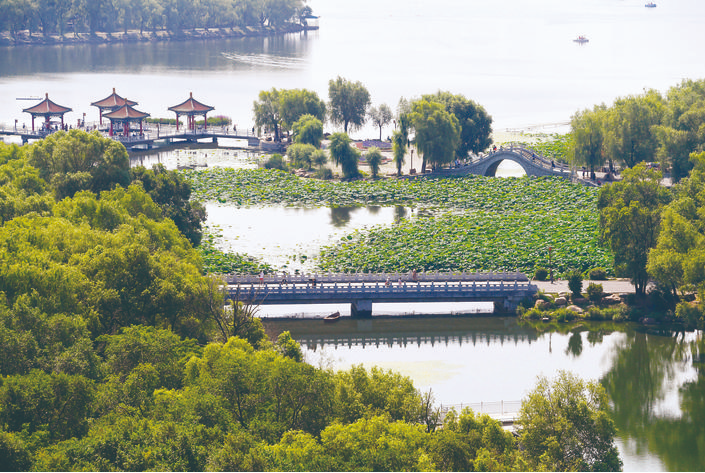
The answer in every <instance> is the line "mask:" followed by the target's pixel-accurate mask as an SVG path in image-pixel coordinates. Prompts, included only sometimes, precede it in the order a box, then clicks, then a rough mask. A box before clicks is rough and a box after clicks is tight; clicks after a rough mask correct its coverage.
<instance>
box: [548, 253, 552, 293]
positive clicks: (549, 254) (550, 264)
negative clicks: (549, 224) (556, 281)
mask: <svg viewBox="0 0 705 473" xmlns="http://www.w3.org/2000/svg"><path fill="white" fill-rule="evenodd" d="M551 251H553V247H552V246H549V247H548V271H549V274H550V275H551V284H553V263H552V262H551Z"/></svg>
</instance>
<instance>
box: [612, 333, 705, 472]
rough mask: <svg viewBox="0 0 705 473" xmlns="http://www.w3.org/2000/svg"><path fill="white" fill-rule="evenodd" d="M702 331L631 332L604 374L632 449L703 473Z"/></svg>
mask: <svg viewBox="0 0 705 473" xmlns="http://www.w3.org/2000/svg"><path fill="white" fill-rule="evenodd" d="M700 353H703V340H702V335H701V334H692V333H674V334H673V335H671V336H662V335H661V336H659V335H653V334H647V333H644V332H637V331H632V332H629V333H628V337H627V338H626V339H624V340H623V341H622V342H621V343H620V344H619V345H617V346H616V347H615V356H614V358H613V367H612V369H611V370H610V371H609V373H607V375H606V376H605V377H604V378H603V384H604V385H605V388H606V389H607V392H608V394H609V396H610V399H611V401H612V418H613V419H614V421H615V424H616V426H617V429H618V431H619V434H620V437H622V438H623V439H624V440H625V444H626V447H625V448H626V449H627V451H628V452H627V453H628V454H630V455H635V456H644V455H647V454H648V453H654V454H656V455H658V457H659V458H660V459H661V460H662V461H663V462H664V464H665V465H666V468H667V469H668V470H669V471H703V470H705V457H703V456H702V455H701V454H698V453H696V452H699V451H702V445H703V444H704V442H705V376H704V374H705V373H704V372H703V367H702V365H701V364H700V363H694V362H693V360H695V359H698V357H699V354H700Z"/></svg>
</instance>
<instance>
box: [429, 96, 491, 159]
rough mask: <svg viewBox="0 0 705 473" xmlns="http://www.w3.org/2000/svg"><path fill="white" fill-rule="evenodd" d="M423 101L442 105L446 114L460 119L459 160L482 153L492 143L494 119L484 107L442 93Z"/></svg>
mask: <svg viewBox="0 0 705 473" xmlns="http://www.w3.org/2000/svg"><path fill="white" fill-rule="evenodd" d="M422 99H425V100H428V101H429V102H438V103H440V104H441V105H443V107H444V108H445V110H446V112H448V113H451V114H453V115H455V118H457V119H458V124H459V125H460V141H459V143H458V146H457V148H456V149H455V156H456V157H457V158H458V159H466V158H467V157H468V154H469V153H480V152H482V151H484V150H486V149H487V148H488V147H489V146H490V144H491V143H492V117H490V116H489V115H488V114H487V112H486V111H485V108H484V107H483V106H482V105H479V104H477V103H475V102H473V101H472V100H469V99H467V98H465V97H464V96H463V95H460V94H451V93H450V92H441V91H438V92H436V93H435V94H430V95H424V96H422Z"/></svg>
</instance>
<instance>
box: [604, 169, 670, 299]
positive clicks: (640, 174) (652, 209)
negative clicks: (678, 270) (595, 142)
mask: <svg viewBox="0 0 705 473" xmlns="http://www.w3.org/2000/svg"><path fill="white" fill-rule="evenodd" d="M670 198H671V195H670V193H669V191H668V190H667V189H666V188H664V187H663V186H661V173H658V172H655V171H649V170H647V169H646V168H645V166H644V165H643V164H639V165H637V166H636V167H635V168H634V169H629V170H625V171H624V173H623V180H622V181H621V182H615V183H613V184H611V185H609V186H606V187H604V188H603V189H602V190H601V192H600V198H599V207H600V229H601V232H602V236H603V238H604V239H605V240H606V241H608V242H609V244H610V247H611V249H612V252H613V253H614V264H613V266H614V268H615V269H616V270H617V272H621V273H623V274H626V275H628V276H629V277H630V278H631V280H632V282H633V283H634V286H635V288H636V292H637V294H644V293H645V291H646V284H647V282H648V280H649V275H648V273H647V272H646V264H647V257H648V254H649V250H651V248H654V247H655V246H656V240H657V238H658V234H659V230H660V225H661V211H662V209H663V207H664V205H666V204H667V203H668V202H669V200H670Z"/></svg>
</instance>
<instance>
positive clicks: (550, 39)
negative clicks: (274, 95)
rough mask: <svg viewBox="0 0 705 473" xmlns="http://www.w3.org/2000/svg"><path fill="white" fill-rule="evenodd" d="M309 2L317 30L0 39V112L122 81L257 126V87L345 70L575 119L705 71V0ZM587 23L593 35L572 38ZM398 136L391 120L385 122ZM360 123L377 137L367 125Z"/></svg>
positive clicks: (501, 122) (410, 91)
mask: <svg viewBox="0 0 705 473" xmlns="http://www.w3.org/2000/svg"><path fill="white" fill-rule="evenodd" d="M644 3H645V2H644V0H536V1H533V2H525V1H523V0H494V1H492V2H488V1H485V0H438V1H436V2H434V3H433V4H432V5H430V4H429V3H428V2H423V1H420V0H389V1H385V2H378V1H373V0H359V1H357V2H355V3H354V5H353V4H351V3H350V2H345V1H343V0H312V1H310V2H309V5H311V7H312V8H313V10H314V12H315V13H316V14H318V15H320V17H321V18H320V25H321V28H320V30H319V31H316V32H308V33H307V34H296V35H288V36H285V37H277V38H251V39H233V40H219V41H202V42H190V43H179V42H174V43H155V44H130V45H92V46H91V45H82V46H71V47H63V48H62V47H53V46H51V47H42V48H32V49H29V48H14V49H13V48H1V49H0V90H1V91H2V93H0V123H8V124H11V123H13V122H14V120H15V119H19V123H22V122H27V123H29V122H30V118H29V115H27V114H23V113H22V109H23V108H26V107H29V106H31V105H33V104H34V102H32V101H22V100H19V101H18V100H16V99H17V98H22V97H43V96H44V94H45V93H47V92H48V93H49V94H50V97H51V98H52V99H53V100H55V101H56V102H58V103H60V104H63V105H66V106H68V107H71V108H73V112H71V113H69V114H67V122H68V123H76V120H77V119H80V118H81V117H82V114H83V113H86V119H87V120H88V121H91V120H97V118H98V110H97V109H96V108H95V107H91V106H90V103H91V102H94V101H96V100H99V99H102V98H103V97H105V96H107V95H108V94H109V93H110V91H111V90H112V87H116V88H117V91H118V93H119V94H121V95H122V96H125V97H128V98H130V99H132V100H136V101H137V102H139V105H138V108H139V109H140V110H143V111H145V112H148V113H150V114H151V115H152V116H153V117H159V116H171V112H168V111H167V108H168V107H170V106H172V105H176V104H178V103H180V102H181V101H183V100H185V99H186V98H187V97H188V93H189V92H193V93H194V97H196V98H197V99H199V100H201V101H202V102H204V103H207V104H209V105H212V106H214V107H216V110H215V113H216V114H224V115H228V116H231V117H233V119H234V120H235V122H236V124H238V126H240V127H242V126H246V127H249V126H251V124H252V122H253V120H252V102H253V101H254V100H255V99H256V98H257V94H258V93H259V91H260V90H263V89H269V88H271V87H277V88H308V89H312V90H315V91H316V92H318V94H319V95H320V96H321V98H324V99H326V98H327V90H328V81H329V80H331V79H334V78H335V77H336V76H338V75H340V76H342V77H345V78H348V79H350V80H359V81H361V82H362V83H363V84H364V85H365V86H366V87H367V88H368V89H369V91H370V93H371V96H372V102H373V104H380V103H388V104H389V105H391V106H392V107H396V104H397V102H398V100H399V97H400V96H404V97H407V98H411V97H415V96H419V95H421V94H424V93H433V92H435V91H437V90H439V89H441V90H449V91H451V92H453V93H460V94H464V95H465V96H467V97H469V98H471V99H473V100H476V101H477V102H479V103H480V104H482V105H483V106H484V107H485V108H486V110H487V112H488V113H489V114H490V115H492V116H493V118H494V125H495V126H494V128H495V130H502V129H505V128H516V127H526V126H529V125H534V124H549V123H565V122H568V121H569V119H570V116H571V115H572V114H573V113H574V112H576V111H577V110H580V109H583V108H586V107H592V106H593V105H595V104H599V103H602V102H607V103H610V102H611V101H612V100H613V99H614V98H616V97H617V96H623V95H628V94H639V93H641V92H642V91H643V89H644V88H655V89H658V90H661V91H665V90H667V89H668V87H670V86H673V85H676V84H678V83H679V82H680V81H681V79H683V78H693V79H698V78H701V77H705V62H703V61H702V54H701V52H700V48H699V47H698V45H702V44H705V29H704V28H702V27H701V25H702V24H703V22H704V21H705V2H702V1H700V0H668V1H664V2H659V5H658V7H657V8H654V9H647V8H644ZM578 35H586V36H587V37H588V38H589V39H590V42H589V43H587V44H584V45H579V44H577V43H574V42H573V39H574V38H576V37H577V36H578ZM385 133H386V134H391V130H385ZM358 135H366V136H371V137H374V136H378V133H377V132H376V130H373V129H369V128H368V129H365V130H362V131H361V132H360V133H358Z"/></svg>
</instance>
